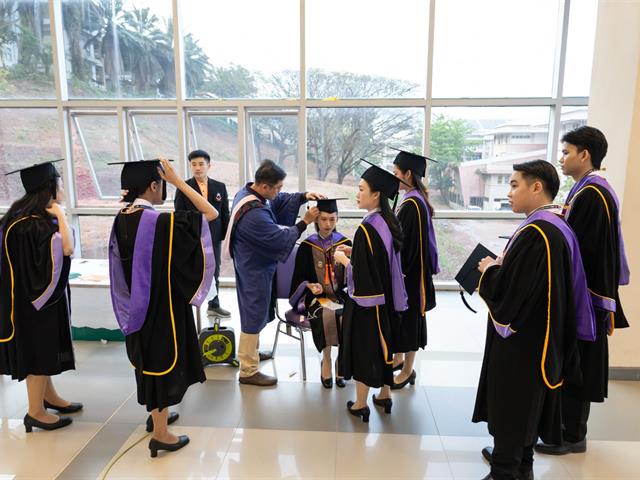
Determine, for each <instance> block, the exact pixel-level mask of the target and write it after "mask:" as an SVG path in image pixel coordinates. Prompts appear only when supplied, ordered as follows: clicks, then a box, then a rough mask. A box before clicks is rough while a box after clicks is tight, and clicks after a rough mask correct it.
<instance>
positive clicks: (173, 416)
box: [147, 412, 180, 432]
mask: <svg viewBox="0 0 640 480" xmlns="http://www.w3.org/2000/svg"><path fill="white" fill-rule="evenodd" d="M178 418H180V414H179V413H178V412H169V418H167V425H171V424H172V423H173V422H175V421H176V420H178ZM147 432H153V417H152V416H151V415H149V416H148V417H147Z"/></svg>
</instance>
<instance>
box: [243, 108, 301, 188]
mask: <svg viewBox="0 0 640 480" xmlns="http://www.w3.org/2000/svg"><path fill="white" fill-rule="evenodd" d="M249 118H250V127H249V135H250V141H249V142H248V144H249V152H248V153H249V181H251V180H252V178H253V173H254V172H255V171H256V169H257V168H258V166H259V165H260V162H262V161H263V160H265V159H269V160H273V161H274V162H275V163H276V164H278V165H279V166H281V167H282V168H283V169H284V171H285V172H287V177H286V178H285V179H284V187H283V189H282V191H283V192H297V191H298V190H299V186H298V185H299V184H298V116H297V115H255V114H254V115H251V116H250V117H249Z"/></svg>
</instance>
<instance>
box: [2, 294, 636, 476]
mask: <svg viewBox="0 0 640 480" xmlns="http://www.w3.org/2000/svg"><path fill="white" fill-rule="evenodd" d="M234 295H235V293H234V292H233V291H232V290H223V291H222V299H223V306H224V307H228V308H230V309H231V310H232V311H233V313H234V317H233V318H234V319H233V320H231V321H229V322H228V324H229V325H231V326H233V327H234V328H235V329H236V331H238V330H239V329H238V321H237V318H238V317H237V309H234V305H235V298H234ZM438 303H439V305H438V308H437V309H436V310H435V311H434V312H432V313H430V314H429V319H428V322H429V346H428V348H427V350H426V351H423V352H420V353H419V354H418V358H417V362H416V370H417V371H418V382H417V383H416V385H415V386H413V387H410V388H406V389H404V390H402V391H399V392H394V397H393V399H394V405H393V413H392V414H391V415H385V414H384V413H383V412H381V411H380V410H379V409H376V408H374V407H373V406H371V408H372V413H371V419H370V423H369V424H368V425H367V424H364V423H362V422H360V421H358V419H356V418H354V417H352V416H350V415H348V414H347V412H346V411H345V403H346V401H347V400H349V399H351V398H352V397H353V395H354V386H353V385H352V384H348V386H347V388H345V389H336V388H334V389H331V390H327V389H324V388H322V386H321V385H320V383H319V375H320V369H319V362H318V354H317V352H316V351H315V349H314V347H313V344H312V342H311V338H308V339H307V376H308V378H307V382H306V383H304V382H302V379H301V373H300V371H301V369H300V353H299V348H298V343H297V342H295V341H293V340H291V339H288V338H286V337H284V338H283V337H282V336H281V342H280V345H279V347H278V354H277V356H276V359H275V360H274V361H269V362H265V364H264V366H263V369H264V371H265V372H268V373H274V372H275V373H277V375H278V378H279V384H278V386H277V387H275V388H268V389H258V388H256V387H250V386H249V387H247V386H240V385H239V384H238V383H237V380H236V375H237V370H236V369H235V368H232V367H225V366H211V367H208V368H207V370H206V372H207V378H208V381H207V382H205V383H204V384H202V385H195V386H193V387H192V388H191V389H190V390H189V392H188V393H187V395H186V397H185V399H184V401H183V402H182V404H181V405H179V406H177V407H176V408H175V410H177V411H179V412H180V420H179V421H178V422H177V423H176V424H175V425H174V426H173V427H172V430H173V432H174V433H176V434H187V435H189V437H190V439H191V443H190V445H188V446H187V447H186V448H184V449H182V450H181V451H179V452H176V453H172V454H162V453H161V454H160V455H159V457H158V458H156V459H152V458H150V457H149V452H148V448H147V444H148V437H147V436H146V435H147V434H146V432H145V431H144V428H143V426H142V423H143V422H144V420H145V418H146V413H145V411H144V409H143V408H142V407H141V406H140V405H138V404H137V401H136V397H135V382H134V379H133V375H132V372H131V367H130V365H129V364H128V362H127V359H126V355H125V352H124V346H123V345H122V344H121V343H108V344H101V343H100V342H78V343H77V344H76V357H77V367H78V370H77V371H75V372H67V373H65V374H63V375H60V376H59V377H57V378H56V379H55V382H56V385H57V386H58V387H59V390H60V391H61V392H62V393H63V394H64V395H65V396H67V397H68V398H70V399H72V400H76V401H82V402H84V404H85V409H84V411H83V412H81V413H78V414H76V415H74V424H73V425H72V426H71V427H69V428H66V429H63V430H58V431H54V432H43V431H35V432H34V433H33V434H29V435H27V434H25V432H24V427H23V425H22V420H21V419H22V416H23V415H24V412H25V409H26V403H27V402H26V393H25V387H24V385H23V384H19V383H17V382H12V381H11V380H10V379H9V378H8V377H0V480H5V479H36V478H37V479H44V478H60V479H76V480H80V479H82V480H85V479H94V478H103V477H104V476H105V474H106V478H119V479H123V478H129V479H138V478H140V479H141V478H171V479H182V478H185V479H186V478H189V479H195V478H212V479H213V478H220V479H225V478H247V479H276V478H309V479H324V478H340V479H346V478H362V479H365V478H366V479H372V478H373V479H375V478H384V479H396V478H397V479H418V478H430V479H480V478H482V477H483V476H484V475H485V474H486V473H487V472H488V467H487V465H486V463H485V462H484V461H483V460H482V457H481V456H480V449H481V448H482V447H483V446H485V445H488V444H490V441H491V439H490V438H489V437H488V436H487V431H486V427H485V425H484V424H473V423H471V421H470V417H471V412H472V409H473V402H474V399H475V387H476V382H477V378H478V373H479V369H480V362H481V359H482V349H483V344H484V332H485V321H484V314H483V313H479V314H478V315H473V314H470V313H469V312H468V311H467V310H466V309H465V308H464V307H462V306H461V305H459V299H458V296H457V294H447V293H440V294H439V296H438ZM273 333H274V330H273V326H270V327H268V329H267V330H266V331H265V332H264V333H263V335H262V339H263V347H264V348H266V347H267V346H268V344H269V343H270V341H271V340H272V339H273ZM638 400H640V383H637V382H611V384H610V398H609V401H608V402H607V403H605V404H598V405H594V406H593V407H592V420H591V422H590V432H589V449H588V452H587V453H586V454H580V455H572V456H568V457H560V458H555V457H544V456H542V455H537V456H536V463H535V474H536V478H543V479H589V478H592V479H640V455H639V453H640V429H639V427H640V409H638V403H639V402H638Z"/></svg>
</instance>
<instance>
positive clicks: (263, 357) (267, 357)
mask: <svg viewBox="0 0 640 480" xmlns="http://www.w3.org/2000/svg"><path fill="white" fill-rule="evenodd" d="M272 358H273V352H258V359H259V360H260V361H261V362H265V361H267V360H271V359H272Z"/></svg>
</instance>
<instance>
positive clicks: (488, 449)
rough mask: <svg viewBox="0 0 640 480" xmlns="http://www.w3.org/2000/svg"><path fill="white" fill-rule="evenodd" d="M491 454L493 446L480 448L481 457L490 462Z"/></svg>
mask: <svg viewBox="0 0 640 480" xmlns="http://www.w3.org/2000/svg"><path fill="white" fill-rule="evenodd" d="M491 455H493V447H484V448H483V449H482V458H484V459H485V460H486V461H487V462H489V464H491Z"/></svg>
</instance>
